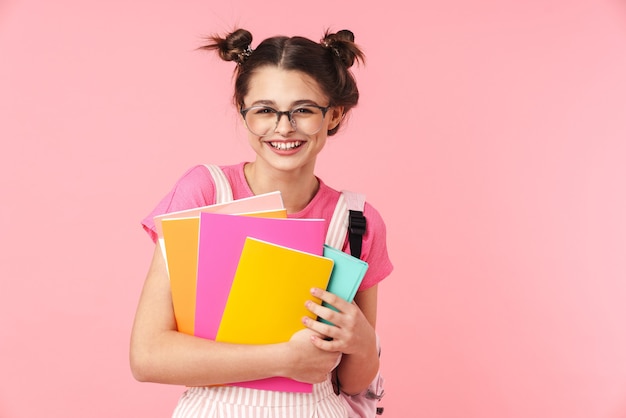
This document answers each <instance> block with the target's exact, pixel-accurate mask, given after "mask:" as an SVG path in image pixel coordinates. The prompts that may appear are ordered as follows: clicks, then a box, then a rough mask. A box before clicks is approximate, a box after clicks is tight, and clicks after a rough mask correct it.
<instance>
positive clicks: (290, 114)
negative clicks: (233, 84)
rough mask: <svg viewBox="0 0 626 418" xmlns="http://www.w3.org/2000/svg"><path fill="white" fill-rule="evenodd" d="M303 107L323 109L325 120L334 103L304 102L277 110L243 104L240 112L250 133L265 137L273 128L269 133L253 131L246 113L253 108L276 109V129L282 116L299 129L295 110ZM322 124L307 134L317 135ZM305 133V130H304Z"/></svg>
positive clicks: (270, 108)
mask: <svg viewBox="0 0 626 418" xmlns="http://www.w3.org/2000/svg"><path fill="white" fill-rule="evenodd" d="M303 107H315V108H317V109H319V110H321V111H322V121H324V118H325V117H326V113H327V112H328V110H329V109H330V108H331V107H333V106H332V105H328V106H326V107H324V106H318V105H316V104H312V103H310V104H303V105H298V106H296V107H294V108H293V109H291V110H282V111H281V110H276V109H274V108H273V107H271V106H265V105H257V106H250V107H247V108H245V109H244V108H243V106H242V107H241V109H239V113H240V114H241V116H242V117H243V121H244V123H245V124H246V128H248V131H250V133H252V134H253V135H257V136H260V137H265V136H269V135H271V133H272V130H270V131H268V133H266V134H265V135H259V134H258V133H256V132H252V129H250V127H249V126H248V121H247V120H246V115H247V114H248V112H249V111H251V110H252V109H269V110H272V111H274V113H275V114H276V125H274V130H276V127H277V126H278V124H279V123H280V118H282V117H283V115H284V116H287V120H288V121H289V123H290V124H291V127H292V128H293V129H295V130H296V131H298V124H297V123H296V121H295V119H293V112H295V111H296V110H298V109H301V108H303ZM322 125H323V123H322V124H320V127H319V129H318V130H317V131H315V132H312V133H306V134H305V135H315V134H316V133H318V132H319V131H320V130H321V129H322ZM302 133H304V132H302Z"/></svg>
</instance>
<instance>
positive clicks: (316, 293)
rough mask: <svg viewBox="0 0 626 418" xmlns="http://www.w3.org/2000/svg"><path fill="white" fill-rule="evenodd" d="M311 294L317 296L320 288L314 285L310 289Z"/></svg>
mask: <svg viewBox="0 0 626 418" xmlns="http://www.w3.org/2000/svg"><path fill="white" fill-rule="evenodd" d="M311 294H312V295H313V296H319V294H320V290H319V289H318V288H317V287H314V288H312V289H311Z"/></svg>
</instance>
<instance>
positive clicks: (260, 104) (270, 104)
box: [250, 99, 319, 108]
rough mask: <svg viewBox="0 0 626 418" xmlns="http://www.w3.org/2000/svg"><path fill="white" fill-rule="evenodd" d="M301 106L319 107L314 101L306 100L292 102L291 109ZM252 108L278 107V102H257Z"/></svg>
mask: <svg viewBox="0 0 626 418" xmlns="http://www.w3.org/2000/svg"><path fill="white" fill-rule="evenodd" d="M301 105H315V106H319V105H318V104H317V103H316V102H315V101H314V100H308V99H304V100H296V101H295V102H292V103H291V106H290V107H291V108H293V107H296V106H301ZM252 106H268V107H277V106H276V102H275V101H273V100H257V101H255V102H253V103H252V104H251V105H250V107H252Z"/></svg>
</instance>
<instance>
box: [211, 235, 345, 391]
mask: <svg viewBox="0 0 626 418" xmlns="http://www.w3.org/2000/svg"><path fill="white" fill-rule="evenodd" d="M332 269H333V260H331V259H329V258H326V257H322V256H319V255H315V254H311V253H307V252H303V251H298V250H294V249H292V248H287V247H284V246H280V245H276V244H273V243H270V242H266V241H262V240H258V239H255V238H250V237H248V238H246V239H245V243H244V247H243V249H242V252H241V258H240V260H239V263H238V266H237V270H236V273H235V277H234V279H233V282H232V286H231V289H230V294H229V296H228V301H227V303H226V307H225V309H224V313H223V315H222V320H221V323H220V326H219V330H218V333H217V337H216V341H223V342H229V343H237V344H272V343H279V342H286V341H288V340H289V339H290V338H291V336H292V335H293V334H294V333H295V332H297V331H299V330H301V329H303V328H304V325H303V324H302V321H301V320H302V317H303V316H309V317H310V318H313V319H315V316H314V315H313V314H312V313H311V312H310V311H309V310H308V309H306V307H305V305H304V303H305V301H306V300H309V299H312V300H316V298H314V297H312V296H311V293H310V290H311V288H312V287H319V288H322V289H325V288H326V287H327V285H328V281H329V279H330V275H331V272H332ZM317 302H318V303H321V300H319V299H317ZM237 385H238V386H245V387H253V388H258V389H265V390H280V391H289V392H311V390H312V385H310V384H307V383H302V382H297V381H294V380H291V379H288V378H281V377H278V378H270V379H261V380H256V381H251V382H241V383H237Z"/></svg>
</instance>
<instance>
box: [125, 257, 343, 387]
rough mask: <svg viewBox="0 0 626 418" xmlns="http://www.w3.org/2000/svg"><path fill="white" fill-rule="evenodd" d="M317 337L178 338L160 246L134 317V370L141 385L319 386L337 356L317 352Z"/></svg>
mask: <svg viewBox="0 0 626 418" xmlns="http://www.w3.org/2000/svg"><path fill="white" fill-rule="evenodd" d="M251 315H254V312H251ZM312 336H313V332H311V331H310V330H307V329H305V330H303V331H300V332H298V333H296V334H295V335H294V336H293V337H292V339H291V340H290V341H289V342H287V343H281V344H270V345H240V344H227V343H220V342H215V341H210V340H206V339H202V338H198V337H194V336H191V335H186V334H183V333H180V332H178V331H177V330H176V320H175V317H174V312H173V308H172V297H171V293H170V285H169V277H168V275H167V270H166V267H165V261H164V258H163V255H162V253H161V250H160V247H159V246H158V245H157V246H156V248H155V252H154V256H153V259H152V263H151V265H150V269H149V271H148V275H147V277H146V281H145V283H144V288H143V291H142V294H141V297H140V300H139V305H138V308H137V313H136V315H135V322H134V325H133V330H132V335H131V343H130V365H131V370H132V372H133V375H134V376H135V378H136V379H137V380H139V381H149V382H156V383H169V384H178V385H185V386H207V385H216V384H224V383H232V382H240V381H248V380H256V379H262V378H267V377H273V376H285V377H291V378H293V379H296V380H299V381H304V382H308V383H318V382H321V381H323V380H325V379H326V377H327V375H328V372H329V371H330V370H331V369H332V368H333V366H334V365H335V364H336V361H337V357H338V355H337V353H329V352H325V351H322V350H320V349H317V348H316V347H314V346H313V345H312V344H311V342H310V339H311V337H312Z"/></svg>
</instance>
